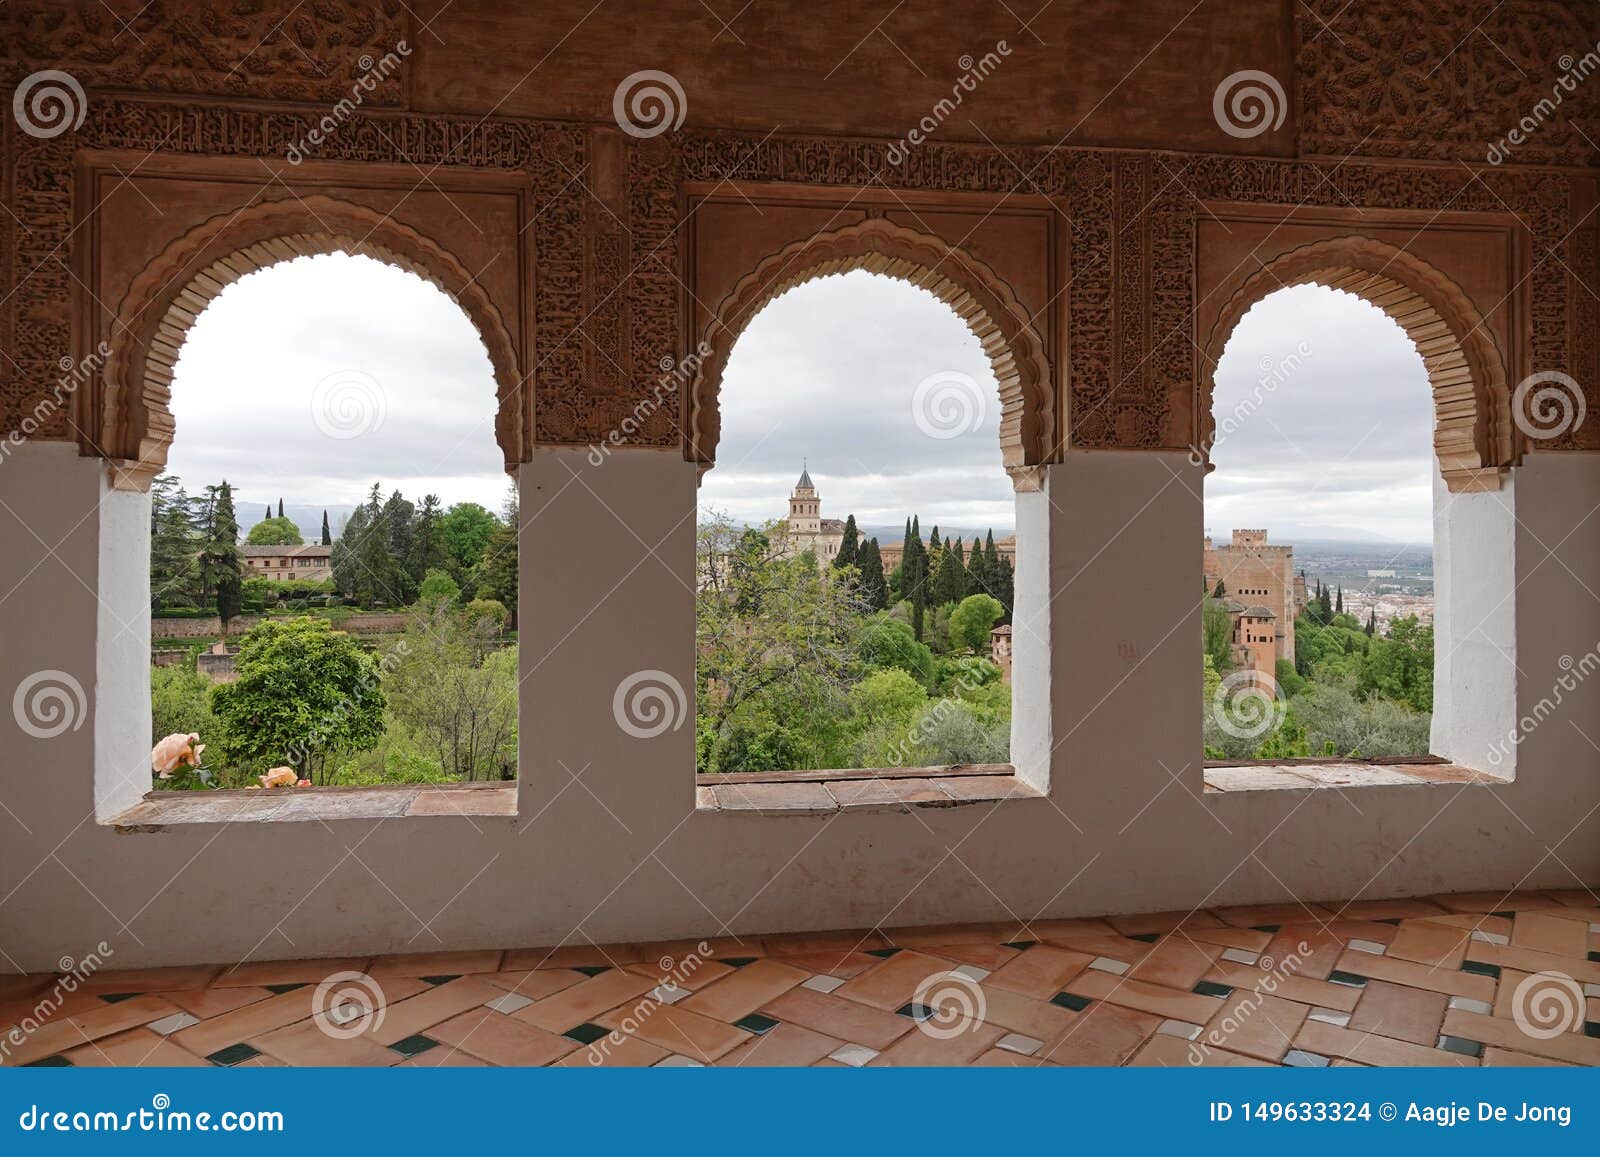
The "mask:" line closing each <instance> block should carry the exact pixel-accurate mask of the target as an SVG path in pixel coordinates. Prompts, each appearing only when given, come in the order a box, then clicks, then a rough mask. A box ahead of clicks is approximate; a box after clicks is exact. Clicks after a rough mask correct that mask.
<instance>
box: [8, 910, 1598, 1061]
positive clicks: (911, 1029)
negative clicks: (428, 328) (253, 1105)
mask: <svg viewBox="0 0 1600 1157" xmlns="http://www.w3.org/2000/svg"><path fill="white" fill-rule="evenodd" d="M330 977H331V978H334V980H332V981H329V978H330ZM325 981H328V983H324V982H325ZM8 1026H16V1028H15V1030H14V1031H11V1030H9V1028H8ZM19 1041H20V1043H19ZM0 1052H3V1054H4V1059H3V1061H0V1063H4V1064H34V1065H52V1066H61V1065H116V1066H197V1065H227V1066H237V1067H241V1068H246V1067H248V1068H258V1067H278V1066H285V1065H384V1066H388V1065H399V1066H410V1067H418V1066H433V1065H451V1066H479V1065H502V1066H523V1065H565V1066H577V1067H584V1066H591V1065H593V1066H601V1065H660V1066H664V1067H680V1066H696V1065H784V1066H801V1065H825V1066H839V1065H844V1066H850V1067H861V1066H883V1065H984V1066H995V1065H1012V1066H1034V1065H1168V1066H1186V1065H1232V1066H1240V1065H1246V1066H1261V1065H1289V1066H1301V1067H1321V1066H1341V1065H1434V1066H1462V1067H1471V1066H1482V1065H1595V1066H1600V897H1597V896H1596V894H1595V893H1594V892H1591V891H1589V890H1587V889H1576V890H1570V891H1548V892H1524V893H1513V894H1510V895H1506V894H1501V893H1475V894H1455V895H1442V896H1434V897H1430V898H1426V899H1415V900H1366V901H1356V902H1352V903H1344V904H1341V903H1321V904H1301V903H1292V904H1270V905H1257V906H1249V907H1238V908H1217V909H1202V910H1196V911H1193V912H1164V913H1154V914H1144V915H1135V916H1108V917H1103V918H1092V919H1070V920H1035V921H1032V922H1031V923H1022V922H1011V923H992V924H974V925H947V926H940V927H931V928H899V929H872V930H864V931H843V932H822V933H795V934H786V935H775V936H762V937H748V938H736V937H721V938H717V939H710V940H705V941H694V940H683V941H672V942H661V943H650V944H610V945H593V944H582V945H576V946H574V945H567V946H564V947H559V948H518V949H509V950H505V951H501V950H486V951H476V950H474V951H461V952H433V953H421V954H416V955H410V956H389V957H378V958H376V959H359V958H352V959H341V960H287V961H256V962H250V963H244V964H234V965H209V966H195V967H180V968H152V969H139V970H133V971H125V972H105V973H100V974H97V975H94V976H91V977H89V978H88V980H87V982H86V983H84V984H82V985H81V986H79V987H78V988H77V989H76V991H73V992H63V991H62V986H61V985H60V984H59V983H57V980H56V978H54V977H49V976H28V977H19V976H4V977H0Z"/></svg>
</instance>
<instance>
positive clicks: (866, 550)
mask: <svg viewBox="0 0 1600 1157" xmlns="http://www.w3.org/2000/svg"><path fill="white" fill-rule="evenodd" d="M856 566H857V567H858V568H859V569H860V571H861V582H860V586H859V588H858V591H859V594H858V597H859V598H860V600H861V605H862V606H863V607H864V608H865V609H866V611H867V612H868V613H869V614H870V613H873V612H876V611H881V610H883V609H884V608H885V607H886V606H888V604H889V587H888V584H887V583H886V582H885V581H884V577H883V554H882V552H881V551H879V549H878V540H877V539H875V538H869V539H867V541H866V542H864V543H862V544H861V549H860V550H859V551H857V553H856Z"/></svg>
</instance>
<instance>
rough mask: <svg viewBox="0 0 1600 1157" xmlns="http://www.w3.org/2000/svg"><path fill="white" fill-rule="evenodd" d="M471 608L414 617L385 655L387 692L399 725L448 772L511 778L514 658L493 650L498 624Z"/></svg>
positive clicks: (443, 608) (510, 651)
mask: <svg viewBox="0 0 1600 1157" xmlns="http://www.w3.org/2000/svg"><path fill="white" fill-rule="evenodd" d="M476 605H477V604H469V608H468V609H466V610H458V609H455V608H453V607H452V606H451V605H450V604H449V603H440V604H436V605H435V607H434V610H433V612H432V614H431V615H429V616H428V617H427V618H426V619H424V618H423V617H422V616H417V617H416V618H415V619H414V620H413V622H412V624H411V625H410V626H409V627H408V628H407V629H406V633H405V637H404V639H403V640H401V643H400V644H396V646H395V648H394V650H393V651H391V652H390V654H389V656H388V657H387V661H386V674H385V677H384V687H385V691H386V693H387V695H388V700H389V703H390V705H391V712H392V714H393V717H394V719H395V721H396V723H397V724H398V725H399V726H400V727H401V728H402V729H404V730H405V731H406V732H407V733H409V734H412V735H414V736H416V737H417V740H418V742H419V743H420V745H421V747H422V749H423V750H424V751H426V752H427V753H428V755H429V756H430V757H431V758H432V759H433V760H434V761H436V762H437V764H438V766H439V767H440V768H441V770H442V771H443V772H444V773H445V774H447V775H450V776H453V777H455V778H458V779H465V780H496V779H515V778H516V758H517V652H516V648H514V647H506V648H499V647H497V646H496V645H495V642H494V638H495V635H496V634H497V630H496V618H495V616H494V615H493V614H489V613H487V612H485V611H480V612H479V613H477V614H474V613H472V611H471V607H473V606H476ZM496 609H498V610H499V612H500V615H501V616H504V614H505V608H503V607H499V608H496ZM499 621H500V622H503V621H504V620H503V617H502V618H501V619H500V620H499ZM402 644H403V645H402Z"/></svg>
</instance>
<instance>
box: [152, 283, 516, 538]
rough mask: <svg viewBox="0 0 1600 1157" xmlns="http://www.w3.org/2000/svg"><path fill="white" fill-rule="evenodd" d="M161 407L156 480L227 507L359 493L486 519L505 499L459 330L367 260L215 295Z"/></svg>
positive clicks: (443, 304) (469, 354)
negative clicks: (164, 441) (162, 449)
mask: <svg viewBox="0 0 1600 1157" xmlns="http://www.w3.org/2000/svg"><path fill="white" fill-rule="evenodd" d="M319 383H325V384H324V385H323V386H322V388H321V390H320V391H319ZM338 383H343V384H344V386H345V388H344V390H343V392H342V393H341V392H339V391H338V390H337V389H335V388H334V387H335V386H336V385H337V384H338ZM172 406H173V415H174V418H175V421H176V425H177V429H176V436H175V437H174V440H173V446H172V453H171V455H170V457H169V462H168V469H169V470H170V471H171V472H173V473H176V474H178V475H179V476H180V477H181V478H182V479H183V480H184V484H185V486H186V487H188V488H189V489H190V490H191V491H194V490H198V489H200V488H201V487H202V486H204V485H206V484H208V483H212V482H216V481H220V480H221V479H223V478H226V479H228V481H229V482H230V483H232V484H233V485H234V487H235V489H236V490H237V491H238V492H239V493H240V495H241V508H242V509H248V506H249V504H254V503H258V502H259V503H265V502H269V501H276V500H277V499H278V498H279V497H282V498H283V499H284V500H285V501H286V502H288V503H290V504H307V505H323V504H327V505H337V504H341V503H347V502H354V501H357V500H358V499H359V498H360V497H361V496H362V494H363V493H364V492H365V491H366V490H367V488H368V487H369V486H371V485H372V483H373V482H374V481H381V482H382V483H383V486H384V490H385V491H386V492H387V491H389V490H392V489H395V488H397V487H398V488H399V489H400V490H402V491H404V492H405V493H406V494H407V495H410V496H420V495H421V494H423V493H426V492H429V491H432V492H436V493H438V494H439V495H440V496H441V497H442V498H443V499H444V501H445V502H446V503H450V502H457V501H469V500H470V501H477V502H481V503H483V504H484V505H485V506H488V507H489V508H491V509H496V508H498V507H499V505H500V501H501V497H502V495H503V494H504V492H505V486H506V475H505V470H504V458H503V455H502V454H501V452H500V449H499V446H498V444H497V443H496V442H495V437H494V415H495V382H494V373H493V370H492V368H491V366H490V364H489V356H488V353H487V352H486V351H485V349H484V347H483V343H482V341H481V340H479V338H478V334H477V331H476V330H475V329H474V327H473V325H472V322H471V321H470V320H469V319H468V318H467V316H466V314H465V313H463V312H462V310H461V309H460V307H459V306H457V305H456V304H455V303H454V302H452V301H451V300H450V299H449V298H448V297H447V296H445V294H444V293H442V292H441V291H440V290H439V289H437V288H436V287H434V286H433V285H431V284H429V283H427V282H425V281H423V280H422V279H421V278H419V277H417V276H416V275H414V274H412V273H408V272H406V271H404V270H401V269H398V268H396V267H394V266H391V265H387V264H384V263H383V262H379V261H375V260H372V259H371V258H367V257H352V256H348V255H345V254H333V255H329V256H320V257H309V258H299V259H297V260H295V261H290V262H286V263H284V264H280V265H274V266H270V267H269V268H267V269H264V270H261V271H259V272H256V273H252V274H250V275H249V276H248V277H244V278H241V279H240V280H239V281H238V282H236V283H235V284H233V285H231V286H229V287H228V288H227V289H225V290H224V291H223V292H222V293H220V294H219V295H218V296H217V298H216V299H215V300H214V301H213V302H212V303H211V305H210V307H209V308H207V309H206V311H205V312H204V313H202V314H201V315H200V317H199V318H198V319H197V320H196V322H195V324H194V326H193V327H192V328H191V329H190V331H189V337H188V340H187V341H186V342H185V343H184V346H183V352H182V356H181V357H180V358H179V361H178V366H177V372H176V374H175V375H174V379H173V390H172ZM341 407H342V408H341ZM330 431H332V433H330ZM354 431H364V432H360V433H359V434H358V436H348V437H346V436H338V435H340V434H350V433H352V432H354Z"/></svg>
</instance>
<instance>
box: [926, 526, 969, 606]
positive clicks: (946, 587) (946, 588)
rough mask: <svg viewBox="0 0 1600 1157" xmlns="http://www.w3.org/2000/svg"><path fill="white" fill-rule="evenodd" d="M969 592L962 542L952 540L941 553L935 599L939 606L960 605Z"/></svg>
mask: <svg viewBox="0 0 1600 1157" xmlns="http://www.w3.org/2000/svg"><path fill="white" fill-rule="evenodd" d="M966 591H967V566H966V561H965V560H964V559H963V558H962V557H961V540H960V539H959V538H956V539H951V540H950V541H949V542H946V543H945V544H944V546H943V547H942V548H941V549H940V551H939V570H938V573H937V574H936V575H935V576H934V580H933V597H932V599H931V600H930V601H931V602H933V603H934V604H936V605H938V606H944V605H945V604H947V603H958V602H960V601H961V600H962V598H964V597H965V595H966Z"/></svg>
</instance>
